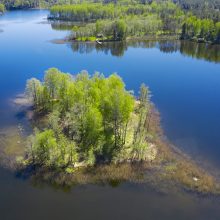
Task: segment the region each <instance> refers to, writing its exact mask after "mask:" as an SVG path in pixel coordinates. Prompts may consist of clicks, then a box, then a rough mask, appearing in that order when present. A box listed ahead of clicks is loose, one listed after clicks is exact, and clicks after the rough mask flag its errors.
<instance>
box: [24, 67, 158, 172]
mask: <svg viewBox="0 0 220 220" xmlns="http://www.w3.org/2000/svg"><path fill="white" fill-rule="evenodd" d="M26 94H27V96H28V98H29V99H30V100H31V101H32V103H33V105H34V109H35V114H36V115H40V117H41V118H42V117H43V116H44V117H45V118H46V122H45V123H44V124H45V126H43V128H42V122H41V128H39V126H38V128H35V132H34V135H31V136H30V137H29V141H28V145H27V157H26V159H27V161H28V163H31V164H37V165H40V166H46V167H55V168H57V167H74V166H76V165H77V164H79V163H81V164H84V165H86V166H92V165H94V164H97V163H100V162H113V161H114V162H117V161H125V160H135V161H140V160H145V158H146V157H147V156H149V155H146V152H147V151H146V150H147V148H148V147H149V145H151V144H152V142H153V140H154V135H155V134H153V133H151V132H150V130H149V123H150V117H151V103H150V92H149V90H148V88H147V87H146V86H145V85H141V87H140V93H139V97H138V98H136V97H135V96H134V94H133V92H132V91H127V90H126V88H125V84H124V82H123V80H122V79H121V78H120V77H119V76H118V75H116V74H112V75H110V76H109V77H105V76H104V75H103V74H100V73H95V74H94V75H92V76H90V75H89V74H88V73H87V72H86V71H82V72H81V73H79V74H77V75H74V76H73V75H70V74H66V73H62V72H60V71H59V70H58V69H55V68H51V69H49V70H47V71H46V73H45V76H44V80H43V82H41V81H39V80H37V79H35V78H32V79H30V80H28V81H27V85H26ZM38 122H39V118H38Z"/></svg>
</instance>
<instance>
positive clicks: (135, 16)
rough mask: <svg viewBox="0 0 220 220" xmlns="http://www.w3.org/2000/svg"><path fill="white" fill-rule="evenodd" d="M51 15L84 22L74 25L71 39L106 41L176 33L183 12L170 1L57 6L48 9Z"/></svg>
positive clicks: (55, 17) (179, 30)
mask: <svg viewBox="0 0 220 220" xmlns="http://www.w3.org/2000/svg"><path fill="white" fill-rule="evenodd" d="M50 18H52V19H57V20H68V21H78V22H83V23H85V22H86V24H85V25H80V26H75V27H74V29H73V36H72V38H76V39H79V40H92V39H93V40H94V39H96V37H97V36H103V38H104V39H107V40H123V39H125V38H126V37H144V36H146V35H161V34H169V35H178V34H180V33H181V24H182V23H183V19H184V13H183V11H181V9H180V8H179V7H178V6H176V5H175V4H173V3H171V2H170V1H164V2H163V3H156V2H153V3H152V4H150V5H149V4H147V5H144V4H137V5H114V4H106V5H103V4H100V3H95V4H78V5H60V6H59V5H57V6H54V7H52V8H51V14H50Z"/></svg>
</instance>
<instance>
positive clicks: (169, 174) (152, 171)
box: [1, 96, 220, 195]
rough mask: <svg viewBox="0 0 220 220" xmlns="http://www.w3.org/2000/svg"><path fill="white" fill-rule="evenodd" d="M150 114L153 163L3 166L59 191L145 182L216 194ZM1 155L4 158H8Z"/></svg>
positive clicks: (213, 181) (211, 179) (214, 185)
mask: <svg viewBox="0 0 220 220" xmlns="http://www.w3.org/2000/svg"><path fill="white" fill-rule="evenodd" d="M14 103H15V105H20V106H22V105H23V104H24V105H27V100H25V99H23V102H21V96H18V101H16V100H14ZM29 111H30V110H29ZM152 113H153V114H152V120H151V125H150V127H151V129H154V130H155V131H156V133H157V135H158V136H157V138H156V140H155V142H154V143H153V144H155V145H156V146H157V155H156V158H155V159H153V160H149V161H142V162H137V161H122V162H117V163H113V162H112V163H100V164H96V165H95V166H92V167H91V166H86V167H84V166H79V167H75V168H66V169H65V168H63V169H61V168H59V169H53V168H49V167H42V166H37V165H36V164H35V165H34V164H29V165H26V164H22V163H21V162H20V161H19V157H17V158H16V157H13V159H14V161H10V166H8V167H7V165H9V164H5V167H7V168H9V169H11V170H12V171H13V172H14V173H15V174H16V176H17V177H20V178H25V179H26V178H28V179H30V180H31V181H34V182H42V183H46V184H49V185H56V186H59V187H61V188H62V187H64V186H68V187H72V186H74V185H85V184H110V185H112V186H117V185H119V184H121V183H123V182H130V183H138V184H139V183H140V184H145V183H147V184H150V185H153V186H155V189H157V190H161V187H162V188H163V189H162V190H164V191H167V190H168V191H169V190H172V187H175V188H177V189H178V190H184V191H188V192H191V193H195V194H201V195H219V194H220V185H219V182H218V180H217V178H216V177H215V176H214V175H213V174H211V173H210V172H209V171H208V170H206V169H204V168H203V167H200V166H199V165H198V164H197V163H196V161H193V160H192V159H191V158H190V156H189V155H187V154H185V153H184V152H182V151H181V150H180V149H179V148H177V147H176V146H173V145H172V144H170V143H169V140H168V139H167V137H166V136H165V135H164V133H163V130H162V128H161V124H160V116H159V112H158V111H157V109H155V108H153V111H152ZM29 114H30V112H29ZM33 117H34V114H33V113H32V118H29V120H30V123H33V121H32V120H34V118H33ZM31 121H32V122H31ZM23 143H24V142H23ZM12 150H13V149H12ZM13 153H15V152H13ZM1 154H2V152H1ZM1 156H2V157H5V158H6V157H7V155H1ZM7 161H8V160H7V159H6V160H5V162H6V163H7ZM171 186H172V187H171ZM169 188H171V189H169Z"/></svg>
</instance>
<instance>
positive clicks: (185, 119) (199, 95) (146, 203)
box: [0, 10, 220, 220]
mask: <svg viewBox="0 0 220 220" xmlns="http://www.w3.org/2000/svg"><path fill="white" fill-rule="evenodd" d="M47 14H48V12H47V11H46V10H29V11H13V12H7V13H6V14H5V15H4V16H2V17H0V30H2V32H0V128H1V129H4V128H5V127H8V126H16V125H17V124H19V123H22V121H21V118H19V117H16V115H15V112H14V111H13V108H12V107H11V105H10V101H9V100H10V99H12V98H13V97H14V96H16V95H17V94H18V93H22V92H23V91H24V87H25V83H26V80H27V79H29V78H31V77H37V78H39V79H42V77H43V73H44V71H45V70H46V69H48V68H50V67H57V68H59V69H60V70H62V71H64V72H70V73H78V72H79V71H81V70H88V71H89V73H91V74H92V73H94V72H95V71H99V72H102V73H104V74H105V75H109V74H111V73H113V72H117V73H118V74H119V75H120V76H121V77H122V78H123V80H124V81H125V83H126V86H127V89H129V90H134V91H135V93H136V94H137V92H138V89H139V86H140V84H141V83H145V84H146V85H148V86H149V87H150V90H151V92H152V101H153V102H154V103H155V105H156V107H157V108H158V110H159V112H160V114H161V119H162V127H163V129H164V132H165V135H166V136H167V138H168V139H169V140H170V142H171V143H173V144H174V145H176V146H177V147H179V148H180V149H182V150H183V151H185V152H186V153H188V154H189V155H190V156H192V157H193V158H196V159H197V160H198V161H199V162H200V163H204V164H206V165H210V166H213V167H214V166H215V167H216V168H217V169H220V160H219V157H220V135H219V134H220V47H218V46H207V45H204V44H199V45H198V44H195V43H192V42H178V41H177V42H145V43H141V42H140V43H132V42H129V43H127V44H123V45H122V44H119V43H118V44H114V45H113V44H112V45H111V44H107V45H103V46H102V47H101V48H100V47H99V46H97V45H94V44H73V45H71V44H58V43H57V44H55V43H52V42H51V41H52V40H54V39H62V38H64V37H65V36H66V35H67V34H68V31H60V30H58V29H57V28H54V27H53V28H52V26H51V24H49V23H48V22H47V20H46V17H47ZM0 147H1V145H0ZM218 204H219V201H218V202H216V200H213V199H210V198H209V199H202V201H201V199H198V198H194V197H193V196H191V195H169V196H167V195H160V194H158V193H156V192H153V191H152V190H150V189H148V188H145V187H143V188H142V187H139V186H133V185H129V184H125V185H123V186H121V187H118V188H116V189H113V188H110V187H107V186H106V187H98V186H86V187H76V188H75V189H73V190H72V191H71V192H69V193H63V192H60V191H58V192H57V191H54V190H53V189H51V188H49V187H44V188H39V187H34V186H32V185H31V184H30V183H28V182H27V181H24V182H23V181H21V180H18V179H16V178H14V177H13V175H12V174H10V173H9V172H8V171H7V170H4V169H0V218H1V219H3V220H6V219H19V220H20V219H22V220H23V219H33V220H34V219H61V218H62V219H65V220H66V219H73V218H75V219H79V220H81V219H115V220H116V219H120V220H121V219H145V220H146V219H150V220H154V219H162V218H163V219H175V220H176V219H204V220H206V219H210V220H215V219H216V220H217V219H220V209H219V208H218ZM10 210H11V211H10ZM2 216H3V218H2Z"/></svg>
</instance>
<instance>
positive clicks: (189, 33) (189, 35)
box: [182, 16, 220, 44]
mask: <svg viewBox="0 0 220 220" xmlns="http://www.w3.org/2000/svg"><path fill="white" fill-rule="evenodd" d="M182 39H190V40H197V41H202V42H213V43H218V44H219V43H220V22H216V23H214V21H213V20H211V19H199V18H197V17H195V16H191V17H189V18H187V19H186V20H185V22H184V24H183V28H182Z"/></svg>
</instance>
